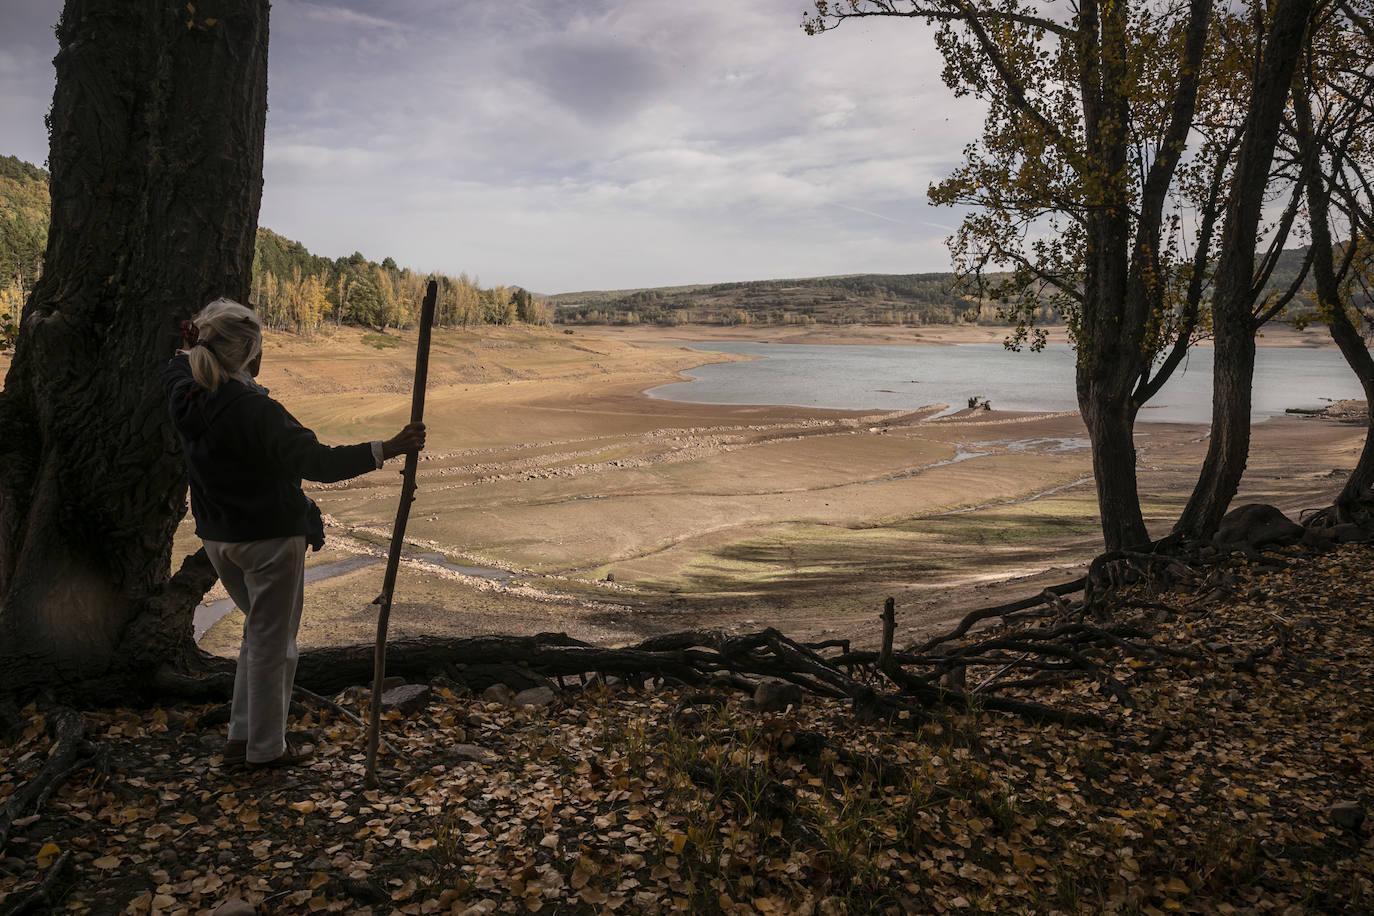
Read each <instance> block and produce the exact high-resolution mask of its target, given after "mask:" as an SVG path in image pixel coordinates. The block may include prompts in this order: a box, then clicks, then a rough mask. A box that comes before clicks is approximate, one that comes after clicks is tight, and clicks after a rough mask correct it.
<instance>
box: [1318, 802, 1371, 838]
mask: <svg viewBox="0 0 1374 916" xmlns="http://www.w3.org/2000/svg"><path fill="white" fill-rule="evenodd" d="M1326 813H1327V816H1328V817H1330V818H1331V823H1333V824H1335V825H1336V826H1337V827H1340V828H1341V829H1343V830H1354V831H1358V830H1359V829H1360V827H1361V826H1363V825H1364V817H1365V815H1364V808H1362V807H1360V803H1359V802H1354V801H1338V802H1336V803H1335V804H1334V805H1332V806H1331V807H1330V808H1328V809H1327V811H1326Z"/></svg>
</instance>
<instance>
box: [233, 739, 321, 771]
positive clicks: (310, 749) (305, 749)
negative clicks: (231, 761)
mask: <svg viewBox="0 0 1374 916" xmlns="http://www.w3.org/2000/svg"><path fill="white" fill-rule="evenodd" d="M314 756H315V747H314V745H311V744H302V745H301V746H300V747H299V748H296V747H292V745H291V742H290V741H288V742H286V750H284V751H282V752H281V754H280V755H278V756H277V757H275V758H274V759H272V760H263V761H255V760H250V761H248V768H249V769H250V770H259V769H267V768H269V767H292V766H296V765H297V764H300V763H306V762H308V761H309V760H311V758H313V757H314Z"/></svg>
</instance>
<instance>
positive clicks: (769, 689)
mask: <svg viewBox="0 0 1374 916" xmlns="http://www.w3.org/2000/svg"><path fill="white" fill-rule="evenodd" d="M801 703H802V689H801V688H800V687H798V686H797V685H796V684H789V683H788V682H787V681H773V680H770V681H764V682H763V683H762V684H759V686H758V687H756V688H754V708H755V709H757V710H758V711H759V712H783V711H784V710H786V709H787V707H789V706H800V705H801Z"/></svg>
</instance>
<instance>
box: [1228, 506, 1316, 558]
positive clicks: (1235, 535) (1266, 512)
mask: <svg viewBox="0 0 1374 916" xmlns="http://www.w3.org/2000/svg"><path fill="white" fill-rule="evenodd" d="M1303 531H1304V529H1303V527H1302V526H1301V525H1299V524H1297V523H1295V522H1293V521H1292V520H1291V519H1289V518H1288V516H1286V515H1284V514H1283V513H1282V512H1280V511H1279V510H1278V509H1275V508H1274V507H1273V506H1268V505H1265V504H1264V503H1248V504H1246V505H1244V506H1239V507H1237V508H1235V509H1232V510H1231V511H1230V512H1227V513H1226V517H1225V518H1223V519H1222V520H1221V524H1220V525H1219V526H1218V527H1217V536H1216V537H1215V538H1213V539H1212V543H1213V544H1216V545H1217V546H1218V547H1220V546H1223V545H1230V544H1239V545H1246V546H1249V547H1263V546H1265V545H1266V544H1292V543H1294V542H1295V541H1298V540H1299V539H1301V538H1302V536H1303Z"/></svg>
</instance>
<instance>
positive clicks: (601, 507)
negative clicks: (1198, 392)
mask: <svg viewBox="0 0 1374 916" xmlns="http://www.w3.org/2000/svg"><path fill="white" fill-rule="evenodd" d="M708 332H710V333H708ZM676 333H678V334H680V335H681V336H680V337H679V338H677V339H681V340H702V339H708V338H709V339H743V338H741V337H733V338H732V337H731V336H729V335H730V334H731V333H734V329H706V328H690V329H677V331H676ZM748 333H749V334H750V335H751V336H750V337H749V338H748V339H794V338H793V337H792V336H791V335H790V334H788V333H787V332H786V331H783V330H779V331H777V332H775V333H776V335H777V336H776V337H766V336H764V335H763V333H762V332H761V331H760V330H757V329H755V330H753V331H750V332H748ZM923 333H924V331H923ZM930 333H932V334H934V335H935V337H934V338H932V339H930V340H922V341H918V343H953V342H965V341H968V340H970V339H991V337H990V336H989V335H994V334H995V333H997V332H996V331H995V330H994V329H984V328H958V329H940V330H939V332H938V333H937V332H936V331H935V330H931V331H930ZM713 334H714V335H716V336H712V335H713ZM854 334H858V335H859V336H861V337H863V338H864V339H865V340H867V341H868V342H873V343H890V342H892V341H891V340H889V339H887V337H888V335H892V334H905V335H907V336H908V337H909V336H910V335H911V334H912V332H911V331H910V330H909V329H908V330H906V331H903V330H902V329H886V328H874V329H849V330H846V331H845V332H844V334H843V335H838V336H837V335H836V334H834V333H829V334H828V335H827V336H826V337H824V338H823V339H822V338H818V337H811V338H809V339H807V340H806V341H805V342H808V343H816V342H846V343H852V342H854V340H855V338H854V337H853V336H851V335H854ZM936 338H938V339H936ZM396 339H397V342H398V343H399V344H400V346H398V347H395V348H386V349H376V348H374V347H372V346H368V345H366V344H364V343H363V342H362V340H361V334H360V333H359V332H356V331H353V330H349V329H343V330H341V331H338V332H336V333H335V334H334V335H333V336H331V337H329V338H327V339H320V340H316V341H313V342H311V341H301V340H296V339H292V338H279V339H273V340H271V341H269V345H268V348H267V361H266V364H265V368H264V376H263V381H264V382H265V383H266V384H267V385H268V386H269V387H271V388H272V389H273V392H274V394H275V395H276V396H277V397H279V398H280V399H281V400H282V401H283V402H284V403H285V404H286V405H287V406H288V407H289V408H290V409H291V410H292V411H293V412H294V413H295V414H296V415H297V416H298V417H300V418H301V419H302V421H303V422H305V423H306V424H307V425H310V426H312V427H313V428H314V429H316V431H317V432H318V433H319V434H320V436H321V438H322V439H323V440H325V441H327V442H331V443H344V442H353V441H359V440H363V439H369V438H374V437H381V436H384V435H389V434H391V433H392V432H394V430H395V429H396V428H398V427H399V426H400V425H402V423H403V422H404V421H405V418H406V417H407V415H408V410H409V379H410V370H411V363H412V361H413V345H414V341H413V335H408V334H402V335H399V336H397V338H396ZM665 339H666V338H665V336H664V329H658V328H653V329H644V328H639V329H583V328H577V329H575V330H574V333H572V334H565V333H563V332H562V330H561V329H513V328H504V329H492V328H485V329H482V330H480V331H473V332H450V331H441V332H438V333H437V334H436V339H435V347H434V352H433V356H432V357H431V366H430V392H429V401H428V407H427V413H426V420H427V421H428V423H429V427H430V439H429V443H430V444H429V448H428V450H427V451H426V453H425V455H424V460H423V461H422V463H421V466H420V467H421V470H420V479H419V487H420V490H419V495H418V498H417V501H416V503H415V506H414V510H413V514H412V516H411V522H410V527H409V531H408V536H409V537H408V540H409V541H410V549H411V551H412V552H431V553H435V554H439V555H441V556H442V557H444V558H446V560H447V561H449V562H451V563H458V564H465V565H471V566H480V567H488V568H499V569H504V570H509V571H511V572H513V573H514V578H512V579H510V580H509V581H508V582H505V583H494V582H491V581H487V580H483V579H480V578H474V577H471V576H465V575H462V574H460V573H456V572H453V571H451V570H448V569H444V568H441V567H439V566H436V565H434V564H432V563H427V562H424V561H420V560H413V561H407V562H406V563H405V564H404V567H403V571H402V577H401V581H400V582H399V584H398V586H397V592H396V595H397V600H396V604H395V609H394V611H393V615H392V632H393V633H394V634H396V635H408V634H421V633H442V634H453V635H464V634H474V633H481V632H516V633H518V632H538V631H541V630H563V631H567V632H569V633H571V634H573V635H575V636H579V637H582V638H586V639H589V640H593V641H597V642H602V643H619V642H626V641H630V640H635V639H638V638H641V637H642V636H643V635H646V634H650V633H657V632H665V631H671V630H677V629H684V628H688V627H696V626H723V627H737V628H739V629H751V628H757V627H760V626H764V625H774V626H779V627H781V628H782V629H783V630H784V631H786V632H789V633H792V634H796V635H800V636H804V637H821V636H844V637H852V638H855V639H856V640H857V641H858V642H859V643H866V642H873V641H874V640H876V639H877V636H878V632H879V631H878V623H877V615H878V613H879V611H880V609H881V607H882V603H883V599H884V598H886V597H887V596H889V595H890V596H893V597H894V598H895V599H896V600H897V605H898V608H899V620H900V628H899V635H898V639H899V641H901V640H903V639H907V640H912V639H915V638H917V637H918V636H919V635H920V634H921V633H924V632H928V631H929V630H930V629H932V628H934V627H937V626H942V625H944V624H946V623H947V622H948V621H950V620H952V619H956V618H958V617H959V616H962V615H963V614H964V613H967V611H968V610H970V609H973V608H975V607H981V606H987V605H989V604H994V603H998V602H999V601H1003V600H1011V599H1013V598H1019V597H1024V596H1026V595H1029V594H1034V593H1036V592H1038V591H1039V590H1041V589H1042V588H1043V587H1045V586H1046V585H1049V584H1053V583H1055V582H1059V581H1063V580H1065V579H1067V578H1071V577H1072V576H1073V575H1075V574H1076V572H1077V570H1078V569H1079V567H1080V566H1081V564H1082V563H1084V562H1085V561H1086V560H1088V559H1090V558H1091V557H1092V556H1093V555H1094V554H1095V553H1096V552H1098V550H1099V549H1100V537H1099V534H1098V527H1097V515H1096V505H1095V500H1094V490H1093V485H1092V479H1091V459H1090V454H1089V451H1088V449H1087V447H1086V441H1085V439H1084V438H1083V437H1084V434H1085V432H1084V429H1083V426H1082V423H1081V421H1080V419H1079V418H1078V416H1077V415H1076V414H1062V415H1053V416H1033V415H1020V414H1010V413H1001V412H983V411H979V412H963V413H960V414H955V415H953V416H948V417H941V418H939V419H932V418H931V412H929V411H911V412H900V413H886V414H885V413H864V412H843V411H823V410H807V409H800V408H791V407H769V406H720V405H697V404H686V403H678V402H673V401H664V400H657V399H650V398H647V397H644V396H642V394H641V392H642V391H643V390H644V389H646V388H649V387H652V386H654V385H658V384H662V383H664V382H665V381H671V380H672V379H674V378H677V377H679V373H681V372H683V371H685V370H687V369H690V368H692V367H694V366H696V365H699V364H701V363H702V362H703V360H704V359H709V358H710V357H705V356H704V355H703V354H702V353H701V352H699V351H693V350H688V349H685V348H679V347H674V346H664V345H663V344H662V343H649V342H648V341H650V340H654V341H664V340H665ZM719 358H720V359H733V358H735V357H732V356H729V355H726V354H721V355H720V356H719ZM1205 435H1206V430H1205V429H1204V428H1200V427H1196V426H1187V425H1170V424H1157V423H1150V424H1143V425H1142V426H1141V428H1140V432H1139V436H1138V443H1137V444H1138V448H1139V451H1140V466H1141V492H1142V494H1143V501H1144V507H1145V511H1146V513H1147V516H1148V518H1149V520H1150V524H1151V527H1152V529H1153V530H1154V531H1155V532H1156V533H1160V534H1162V533H1164V532H1165V531H1167V529H1168V526H1169V525H1170V523H1171V522H1172V521H1173V519H1174V518H1176V517H1177V514H1178V512H1179V510H1180V509H1181V507H1182V504H1183V502H1184V500H1185V498H1186V495H1187V493H1188V492H1189V490H1190V489H1191V487H1192V485H1193V483H1194V481H1195V478H1196V473H1197V466H1198V463H1199V461H1200V459H1201V456H1202V453H1203V450H1204V448H1205ZM1362 443H1363V430H1362V429H1360V428H1358V427H1352V426H1350V425H1345V424H1339V423H1332V422H1324V421H1321V420H1318V419H1312V418H1296V417H1293V418H1280V419H1277V420H1273V421H1269V422H1266V423H1263V424H1260V425H1259V426H1258V427H1257V428H1256V431H1255V447H1254V450H1253V452H1252V458H1251V461H1250V468H1249V471H1248V473H1247V477H1246V480H1245V483H1244V487H1243V491H1242V493H1241V495H1240V497H1239V501H1240V502H1249V501H1264V502H1272V503H1276V504H1278V505H1280V506H1282V507H1283V508H1284V509H1285V510H1287V511H1289V512H1290V513H1291V514H1293V515H1297V514H1298V513H1299V512H1300V511H1301V510H1302V509H1304V508H1309V507H1317V506H1321V505H1324V504H1326V503H1327V502H1329V500H1330V498H1331V496H1332V495H1333V494H1334V493H1335V491H1336V490H1337V489H1338V488H1339V487H1340V485H1341V483H1342V482H1343V480H1344V476H1345V475H1344V473H1343V472H1344V471H1345V470H1346V469H1348V468H1350V467H1352V466H1353V464H1354V461H1355V458H1356V455H1357V454H1358V450H1359V448H1360V446H1361V445H1362ZM398 489H399V481H398V478H397V475H396V471H395V470H394V469H392V468H387V469H384V470H382V471H378V472H376V473H374V474H369V475H367V476H365V477H362V478H359V479H357V480H354V481H350V482H347V483H344V484H338V485H333V486H318V487H314V488H312V495H313V496H314V497H315V498H316V500H317V501H319V503H320V504H321V506H322V507H323V508H324V511H325V513H326V515H327V519H328V521H329V523H330V543H329V545H328V548H327V549H326V550H325V551H323V552H321V553H320V554H317V555H313V556H312V559H311V562H312V563H316V562H327V561H329V560H337V559H340V558H342V557H345V556H348V555H350V554H356V553H360V552H362V553H366V552H372V553H377V554H380V553H381V551H382V550H383V545H384V544H385V542H386V540H387V538H388V536H389V530H390V524H391V519H392V517H393V516H394V513H395V506H396V497H397V492H398ZM179 546H180V547H181V549H190V548H192V547H194V546H196V544H195V541H194V537H193V536H192V535H191V534H190V533H189V530H186V529H185V527H184V528H183V533H182V536H181V539H180V541H179ZM380 582H381V569H380V567H369V568H365V569H360V570H357V571H355V572H351V573H348V574H346V575H343V576H339V577H336V578H332V579H328V580H326V581H321V582H318V583H314V584H312V585H311V586H309V587H308V590H307V610H306V621H305V624H304V626H303V629H302V644H303V645H307V646H308V645H319V644H325V643H339V642H367V641H370V640H371V638H372V633H373V627H374V625H375V623H374V621H375V616H374V610H375V609H374V608H373V606H372V605H371V604H370V603H369V602H370V601H371V600H372V598H373V597H375V595H376V593H377V591H378V589H379V588H380ZM212 597H213V595H212ZM237 623H238V615H237V614H235V615H231V616H230V617H229V618H226V619H225V620H224V621H222V622H221V623H220V624H218V625H216V626H215V627H213V628H212V629H211V631H210V632H209V633H208V634H207V637H206V639H205V640H204V643H203V644H204V645H205V646H206V648H208V649H210V650H212V651H217V652H226V653H227V652H234V651H236V650H237V629H238V627H237Z"/></svg>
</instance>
